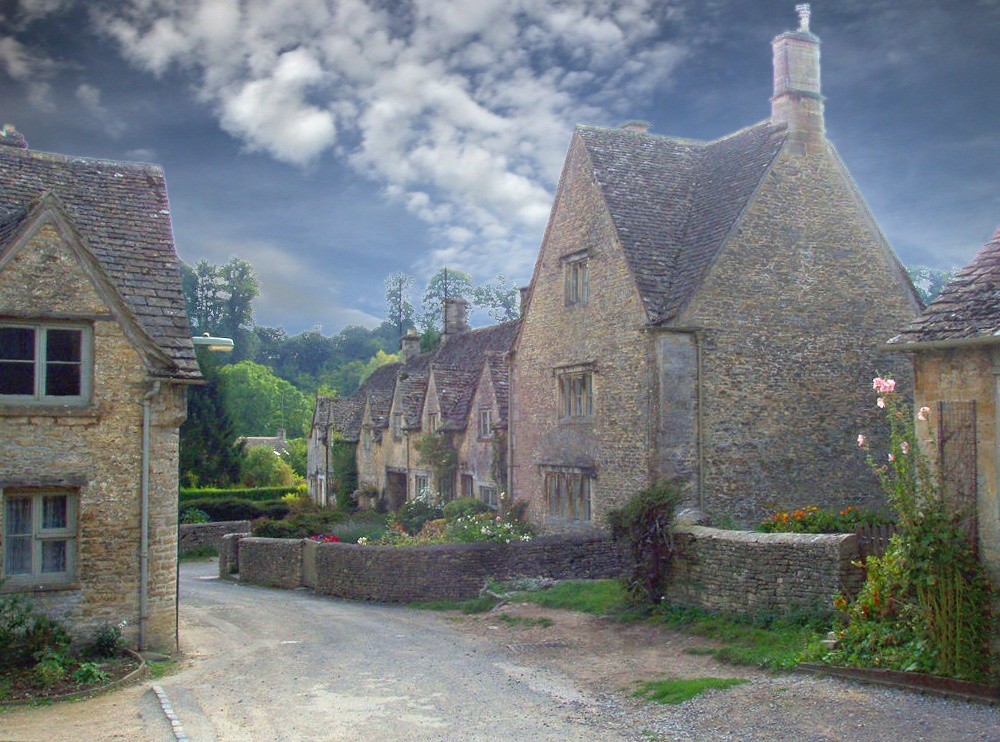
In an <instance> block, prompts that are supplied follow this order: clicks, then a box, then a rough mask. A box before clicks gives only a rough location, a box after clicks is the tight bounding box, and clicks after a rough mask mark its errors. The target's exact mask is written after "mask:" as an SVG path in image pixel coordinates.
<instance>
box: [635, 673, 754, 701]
mask: <svg viewBox="0 0 1000 742" xmlns="http://www.w3.org/2000/svg"><path fill="white" fill-rule="evenodd" d="M746 682H747V681H746V680H744V679H743V678H678V679H675V680H647V681H646V682H643V683H640V684H639V689H638V690H637V691H635V693H633V694H632V695H634V696H636V697H637V698H644V699H645V700H647V701H655V702H656V703H663V704H678V703H684V702H685V701H689V700H691V699H692V698H694V697H695V696H697V695H699V694H701V693H704V692H705V691H707V690H728V689H729V688H733V687H735V686H737V685H742V684H743V683H746Z"/></svg>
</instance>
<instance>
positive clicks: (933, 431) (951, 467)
mask: <svg viewBox="0 0 1000 742" xmlns="http://www.w3.org/2000/svg"><path fill="white" fill-rule="evenodd" d="M889 345H890V347H894V348H899V349H901V350H903V351H906V352H908V353H910V354H912V357H913V366H914V373H915V376H916V380H915V387H916V391H915V405H916V406H917V407H918V408H919V407H925V406H926V407H929V408H930V410H931V414H930V415H928V416H927V420H926V421H919V420H918V422H917V425H918V435H920V437H921V439H923V440H924V441H925V442H926V450H927V452H928V453H929V454H930V455H931V457H932V459H933V460H935V461H936V462H937V463H938V465H939V466H940V470H941V474H942V483H943V485H944V489H945V493H944V494H945V496H946V497H948V498H949V499H950V500H951V501H952V502H953V503H955V504H956V505H957V506H959V507H961V508H963V509H965V510H966V512H968V513H970V514H971V516H972V517H971V518H970V521H971V522H970V523H969V530H970V532H971V533H972V534H973V535H974V536H978V539H977V543H978V546H979V556H980V558H981V559H982V561H983V563H984V564H985V565H986V566H987V568H988V569H989V570H990V573H991V576H992V578H993V582H994V584H996V585H1000V496H998V493H1000V420H998V417H997V412H998V405H1000V229H998V230H997V231H996V233H995V234H994V235H993V238H992V239H991V240H990V241H989V242H987V243H986V244H985V245H983V247H982V249H981V250H980V251H979V252H978V254H977V255H976V256H975V258H974V259H973V260H972V262H971V263H969V265H967V266H966V267H965V268H963V269H962V270H961V271H959V272H958V273H957V274H956V275H955V277H954V278H953V279H952V280H951V282H949V283H948V285H947V286H945V288H944V290H943V291H942V292H941V294H940V296H938V298H937V299H935V300H934V301H933V302H931V304H930V305H929V306H928V307H927V309H926V310H925V311H924V313H923V314H922V315H921V316H920V317H919V318H918V319H916V320H915V321H914V322H913V323H912V324H910V325H909V326H908V327H907V328H906V329H905V330H903V332H901V333H900V334H899V335H897V336H895V337H893V338H892V339H891V340H890V341H889Z"/></svg>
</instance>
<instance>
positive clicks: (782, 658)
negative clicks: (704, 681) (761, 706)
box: [654, 607, 829, 670]
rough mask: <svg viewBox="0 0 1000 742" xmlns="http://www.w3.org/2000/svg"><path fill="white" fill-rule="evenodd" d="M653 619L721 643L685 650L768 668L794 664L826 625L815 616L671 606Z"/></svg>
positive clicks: (721, 660)
mask: <svg viewBox="0 0 1000 742" xmlns="http://www.w3.org/2000/svg"><path fill="white" fill-rule="evenodd" d="M654 620H659V621H662V622H663V623H665V624H666V625H667V626H668V627H669V628H672V629H675V630H677V631H683V632H685V633H688V634H694V635H696V636H703V637H705V638H706V639H711V640H713V641H716V642H719V643H721V644H722V646H721V647H718V648H711V647H710V648H700V649H691V650H688V652H689V653H691V654H707V655H711V656H712V657H715V659H717V660H719V661H720V662H726V663H729V664H733V665H749V666H752V667H759V668H761V669H768V670H788V669H791V668H792V667H795V665H796V664H798V662H799V660H800V659H801V658H802V655H803V654H804V653H805V652H806V651H807V650H808V648H809V647H810V646H811V645H814V644H815V643H816V642H818V641H819V640H820V639H822V638H823V635H824V633H825V631H826V629H827V628H829V627H828V626H826V625H825V624H822V623H821V619H818V618H816V617H814V616H801V617H796V616H789V617H777V618H776V617H765V618H756V619H752V618H747V617H743V616H735V615H728V614H716V613H708V612H706V611H701V610H697V609H693V608H673V607H666V608H663V609H662V610H660V611H658V612H657V614H656V618H655V619H654Z"/></svg>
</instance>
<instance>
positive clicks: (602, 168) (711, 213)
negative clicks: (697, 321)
mask: <svg viewBox="0 0 1000 742" xmlns="http://www.w3.org/2000/svg"><path fill="white" fill-rule="evenodd" d="M785 133H786V129H785V128H784V127H783V126H775V125H774V124H772V123H770V121H764V122H761V123H759V124H756V125H755V126H751V127H748V128H746V129H742V130H740V131H738V132H736V133H734V134H731V135H729V136H727V137H723V138H722V139H717V140H715V141H712V142H699V141H693V140H689V139H677V138H674V137H664V136H658V135H655V134H648V133H645V132H638V131H631V130H626V129H604V128H599V127H594V126H577V127H576V135H577V136H578V137H579V138H580V141H581V142H582V143H583V145H584V147H585V148H586V152H587V155H588V156H589V158H590V162H591V165H592V166H593V177H594V179H595V180H596V182H597V184H598V186H599V187H600V189H601V192H602V193H603V195H604V200H605V203H606V204H607V207H608V211H609V213H610V215H611V219H612V221H613V222H614V225H615V229H616V230H617V233H618V238H619V240H620V242H621V245H622V249H623V251H624V253H625V258H626V260H627V261H628V264H629V267H630V268H631V270H632V274H633V276H634V278H635V282H636V286H637V288H638V290H639V292H640V295H641V296H642V299H643V303H644V305H645V307H646V312H647V316H648V317H649V321H650V322H652V323H660V322H665V321H668V320H670V319H672V318H674V317H676V316H677V315H678V314H679V313H680V312H681V311H682V310H683V309H684V308H685V307H686V306H687V304H688V302H689V301H690V300H691V298H692V297H693V296H694V293H695V292H696V291H697V289H698V287H699V286H700V285H701V283H702V281H703V279H704V277H705V274H706V272H707V270H708V268H709V267H710V266H711V264H712V263H713V261H714V260H715V257H716V256H717V255H718V253H719V251H720V250H721V249H722V246H723V244H724V243H725V240H726V237H727V236H728V235H729V233H730V232H731V231H732V230H733V228H734V227H735V225H736V222H737V220H738V219H739V217H740V215H741V214H742V213H743V211H744V209H745V208H746V206H747V204H748V203H749V201H750V198H751V196H752V195H753V193H754V192H755V191H756V190H757V187H758V186H759V184H760V183H761V181H762V179H763V177H764V175H765V174H766V173H767V171H768V169H769V168H770V165H771V163H772V162H773V161H774V159H775V158H776V157H777V155H778V153H779V152H780V150H781V146H782V144H783V143H784V141H785Z"/></svg>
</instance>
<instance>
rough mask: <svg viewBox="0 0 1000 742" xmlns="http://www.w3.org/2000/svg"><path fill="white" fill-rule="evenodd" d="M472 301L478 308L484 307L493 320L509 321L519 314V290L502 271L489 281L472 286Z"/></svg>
mask: <svg viewBox="0 0 1000 742" xmlns="http://www.w3.org/2000/svg"><path fill="white" fill-rule="evenodd" d="M472 301H473V303H474V304H475V305H476V306H477V307H479V308H480V309H485V310H486V312H487V314H489V316H490V319H492V320H493V321H494V322H510V321H511V320H515V319H517V318H518V315H519V314H520V307H519V306H518V304H519V302H520V292H519V291H518V290H517V286H515V285H514V284H512V283H510V282H509V281H508V279H507V276H505V275H503V274H502V273H501V274H498V275H497V277H496V278H495V279H493V281H492V282H491V283H484V284H482V285H481V286H477V287H476V288H474V289H473V290H472Z"/></svg>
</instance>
